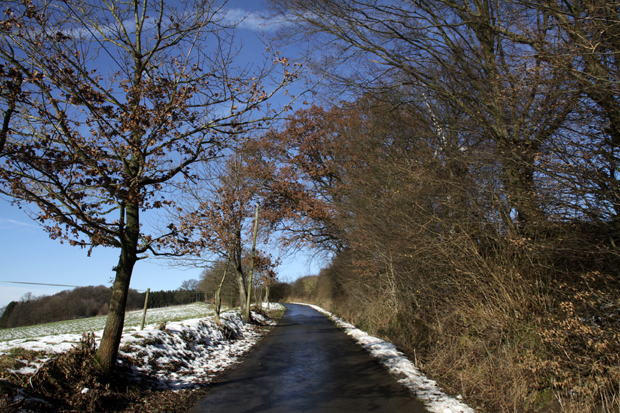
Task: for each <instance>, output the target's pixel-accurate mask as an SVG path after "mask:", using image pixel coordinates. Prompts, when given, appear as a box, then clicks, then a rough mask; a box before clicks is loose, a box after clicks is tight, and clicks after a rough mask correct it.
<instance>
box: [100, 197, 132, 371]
mask: <svg viewBox="0 0 620 413" xmlns="http://www.w3.org/2000/svg"><path fill="white" fill-rule="evenodd" d="M121 215H123V212H121ZM126 217H127V223H126V226H125V227H124V228H123V227H122V224H121V230H122V237H121V254H120V258H119V260H118V265H117V266H116V278H115V279H114V286H113V287H112V297H111V298H110V312H109V313H108V318H107V321H106V324H105V329H104V330H103V337H102V339H101V344H100V346H99V349H98V350H97V354H96V355H95V359H96V360H97V362H98V363H99V367H100V368H101V370H102V373H103V374H105V375H110V374H111V373H112V370H113V369H114V365H115V364H116V356H117V354H118V347H119V344H120V342H121V337H122V335H123V326H124V323H125V307H126V304H127V295H128V292H129V282H130V280H131V273H132V271H133V266H134V265H135V263H136V261H137V247H138V238H139V227H140V225H139V209H138V205H137V204H129V205H127V209H126Z"/></svg>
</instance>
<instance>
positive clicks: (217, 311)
mask: <svg viewBox="0 0 620 413" xmlns="http://www.w3.org/2000/svg"><path fill="white" fill-rule="evenodd" d="M228 264H229V262H227V263H226V267H224V275H222V280H221V281H220V285H219V286H218V287H217V290H215V320H216V321H217V322H218V323H219V322H220V312H221V309H222V287H223V286H224V280H226V274H227V273H228Z"/></svg>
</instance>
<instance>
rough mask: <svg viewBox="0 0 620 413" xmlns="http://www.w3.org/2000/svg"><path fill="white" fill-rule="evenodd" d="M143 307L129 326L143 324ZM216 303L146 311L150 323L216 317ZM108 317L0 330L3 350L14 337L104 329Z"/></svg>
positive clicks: (127, 320)
mask: <svg viewBox="0 0 620 413" xmlns="http://www.w3.org/2000/svg"><path fill="white" fill-rule="evenodd" d="M142 312H143V311H142V310H136V311H130V312H127V313H126V314H125V328H126V329H127V328H132V327H138V326H140V323H141V322H142ZM214 314H215V312H214V310H213V306H212V305H210V304H206V303H193V304H188V305H180V306H174V307H163V308H152V309H149V310H148V311H147V313H146V324H156V325H158V324H160V323H162V322H170V321H179V320H186V319H189V318H200V317H206V316H212V315H214ZM106 317H107V316H99V317H89V318H80V319H76V320H67V321H58V322H56V323H48V324H40V325H36V326H26V327H16V328H8V329H5V330H0V351H2V344H4V343H1V342H3V341H7V340H14V339H29V338H36V337H44V336H52V335H57V334H75V333H77V334H80V335H81V334H82V333H83V332H86V331H97V330H103V327H104V326H105V322H106Z"/></svg>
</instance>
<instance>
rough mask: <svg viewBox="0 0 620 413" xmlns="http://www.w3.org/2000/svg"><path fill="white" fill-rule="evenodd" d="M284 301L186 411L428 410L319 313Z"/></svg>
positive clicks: (322, 412) (358, 412)
mask: <svg viewBox="0 0 620 413" xmlns="http://www.w3.org/2000/svg"><path fill="white" fill-rule="evenodd" d="M286 307H287V308H288V311H287V312H286V314H285V315H284V317H283V318H282V320H280V323H279V324H278V326H277V327H275V329H274V331H272V332H271V333H270V334H269V335H268V336H267V337H265V338H264V339H263V341H262V342H261V343H260V344H259V347H258V348H257V349H256V350H255V351H254V352H253V353H252V354H251V355H250V357H248V358H247V359H246V360H244V361H243V362H242V363H241V364H240V365H239V366H237V367H236V368H235V369H234V370H232V371H230V372H229V373H228V374H227V375H225V376H224V377H222V379H221V380H220V382H219V383H216V384H214V385H213V388H212V389H211V390H210V391H209V393H208V394H207V396H206V397H205V398H204V399H202V400H201V401H200V402H198V404H196V406H194V407H193V408H192V409H191V410H190V411H189V412H190V413H203V412H205V413H206V412H208V413H217V412H222V413H240V412H321V413H325V412H356V413H361V412H414V413H420V412H426V411H427V410H426V409H424V407H423V405H422V404H421V403H420V402H418V401H417V400H415V399H414V398H413V397H412V396H411V393H410V392H409V391H408V390H406V389H405V388H404V387H402V386H401V385H400V384H399V383H398V382H397V381H396V380H395V379H394V378H393V377H392V376H390V375H389V373H388V372H387V370H386V369H385V368H384V367H383V366H381V365H380V364H379V363H378V362H377V361H376V360H375V359H374V358H372V357H371V356H370V355H369V354H368V353H367V352H366V351H365V350H364V349H362V348H361V347H360V346H358V345H357V344H356V343H355V341H354V340H353V339H352V338H351V337H349V336H347V335H346V334H345V333H344V332H343V331H342V330H340V329H339V328H338V327H336V326H335V325H333V324H332V323H331V322H330V321H329V320H328V319H327V318H326V317H324V316H323V315H322V314H320V313H319V312H317V311H316V310H314V309H312V308H310V307H307V306H303V305H295V304H287V305H286Z"/></svg>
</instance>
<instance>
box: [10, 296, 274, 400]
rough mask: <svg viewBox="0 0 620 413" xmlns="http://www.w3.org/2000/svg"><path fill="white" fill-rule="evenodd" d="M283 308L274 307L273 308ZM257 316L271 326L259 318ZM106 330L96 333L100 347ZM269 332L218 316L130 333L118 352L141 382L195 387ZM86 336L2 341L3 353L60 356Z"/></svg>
mask: <svg viewBox="0 0 620 413" xmlns="http://www.w3.org/2000/svg"><path fill="white" fill-rule="evenodd" d="M275 306H280V307H279V308H282V309H283V306H282V305H281V304H273V303H272V304H271V309H276V307H275ZM253 317H254V318H255V319H258V320H259V321H261V322H266V321H267V320H265V319H264V318H263V317H262V316H261V315H260V314H257V313H253ZM102 333H103V331H102V330H101V331H96V332H94V336H95V340H96V343H97V344H99V342H100V340H101V335H102ZM263 334H264V329H260V328H258V327H257V326H256V325H252V324H247V323H245V322H244V321H243V319H242V318H241V316H240V315H239V314H238V313H237V312H227V313H224V314H222V316H221V323H220V324H219V325H218V323H217V322H216V321H215V318H214V317H203V318H194V319H187V320H183V321H175V322H168V323H166V325H165V328H161V329H159V328H157V326H156V325H149V326H147V327H145V329H144V330H138V329H133V328H131V329H126V330H125V331H124V332H123V337H122V340H121V344H120V349H119V360H118V361H119V363H121V364H126V365H129V368H130V369H131V370H132V372H133V375H134V376H135V377H136V379H144V380H147V381H148V382H149V383H150V384H151V386H152V387H156V388H159V389H173V390H180V389H190V388H195V387H198V386H199V385H200V384H205V383H209V382H211V381H212V380H213V378H214V377H215V376H216V375H217V374H218V373H220V372H222V371H224V370H226V369H228V368H230V367H231V366H232V365H234V364H236V363H238V362H239V361H240V357H241V356H242V355H243V354H245V353H246V352H247V351H248V350H250V349H251V348H252V347H253V346H254V345H255V344H256V343H257V341H258V339H259V338H260V337H261V336H262V335H263ZM81 337H82V335H81V334H62V335H59V336H46V337H40V338H37V339H27V340H24V339H18V340H10V341H7V342H2V343H0V353H3V352H7V351H8V350H9V349H11V348H15V347H21V348H24V349H29V350H39V351H41V350H42V351H45V352H47V353H61V352H64V351H67V350H68V349H70V348H72V347H73V346H75V345H76V344H77V343H78V342H79V341H80V339H81ZM20 361H21V362H22V363H23V364H24V365H25V366H24V367H23V368H21V369H18V370H12V371H11V372H12V373H22V374H32V373H35V372H36V371H37V370H38V368H39V367H40V365H41V364H42V360H37V361H34V362H28V361H26V360H20Z"/></svg>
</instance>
